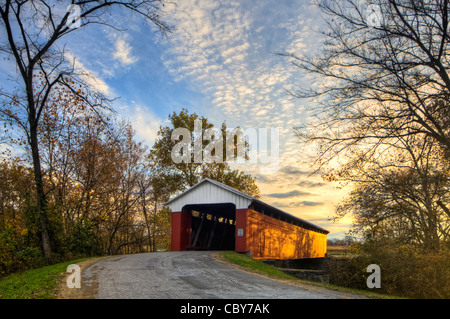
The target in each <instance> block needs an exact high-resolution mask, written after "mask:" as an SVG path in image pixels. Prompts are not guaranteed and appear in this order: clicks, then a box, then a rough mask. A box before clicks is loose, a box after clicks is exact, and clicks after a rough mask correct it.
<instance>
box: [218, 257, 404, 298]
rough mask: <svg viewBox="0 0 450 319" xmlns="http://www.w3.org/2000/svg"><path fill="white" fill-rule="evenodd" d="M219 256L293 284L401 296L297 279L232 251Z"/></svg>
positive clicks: (359, 293)
mask: <svg viewBox="0 0 450 319" xmlns="http://www.w3.org/2000/svg"><path fill="white" fill-rule="evenodd" d="M221 256H222V258H223V259H225V261H227V262H229V263H232V264H234V265H237V266H240V267H242V268H245V269H247V270H248V271H250V272H254V273H258V274H260V275H264V276H267V277H270V278H274V279H281V280H283V281H286V282H288V283H291V284H294V285H295V284H300V285H309V286H316V287H321V288H325V289H331V290H335V291H340V292H345V293H350V294H356V295H360V296H362V297H365V298H371V299H399V298H401V297H397V296H390V295H386V294H381V293H377V292H371V291H366V290H359V289H352V288H346V287H341V286H336V285H333V284H327V283H320V282H313V281H307V280H303V279H299V278H297V277H295V276H292V275H288V274H286V273H284V272H283V271H281V270H279V269H278V268H276V267H274V266H272V265H268V264H265V263H264V262H262V261H260V260H256V259H253V258H250V257H248V256H246V255H244V254H239V253H236V252H234V251H223V252H221ZM401 299H403V298H401Z"/></svg>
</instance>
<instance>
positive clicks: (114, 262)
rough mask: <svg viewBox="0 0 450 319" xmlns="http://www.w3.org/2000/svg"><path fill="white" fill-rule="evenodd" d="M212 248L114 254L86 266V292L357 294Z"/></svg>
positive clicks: (129, 295) (133, 295)
mask: <svg viewBox="0 0 450 319" xmlns="http://www.w3.org/2000/svg"><path fill="white" fill-rule="evenodd" d="M213 254H214V253H213V252H205V251H185V252H158V253H147V254H133V255H122V256H114V257H110V258H104V259H101V260H99V261H97V262H95V263H93V264H91V265H89V266H87V267H86V268H85V269H82V278H81V284H82V288H83V291H84V292H85V293H84V296H83V298H96V299H216V298H224V299H299V298H301V299H338V298H358V296H355V295H350V294H346V293H342V292H337V291H332V290H327V289H323V288H318V287H313V286H307V285H304V286H297V285H290V284H286V283H282V282H279V281H276V280H272V279H268V278H265V277H262V276H258V275H254V274H250V273H248V272H244V271H241V270H238V269H235V268H231V267H229V266H227V265H226V264H224V263H221V262H218V261H217V260H215V259H214V258H213Z"/></svg>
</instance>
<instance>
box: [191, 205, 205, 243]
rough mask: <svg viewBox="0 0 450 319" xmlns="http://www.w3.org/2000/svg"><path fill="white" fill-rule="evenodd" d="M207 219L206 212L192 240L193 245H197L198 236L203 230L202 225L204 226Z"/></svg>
mask: <svg viewBox="0 0 450 319" xmlns="http://www.w3.org/2000/svg"><path fill="white" fill-rule="evenodd" d="M205 219H206V213H202V217H201V221H200V226H198V229H197V231H196V233H195V237H194V241H193V242H192V247H195V245H196V244H197V241H198V236H199V235H200V232H201V230H202V227H203V224H204V221H205Z"/></svg>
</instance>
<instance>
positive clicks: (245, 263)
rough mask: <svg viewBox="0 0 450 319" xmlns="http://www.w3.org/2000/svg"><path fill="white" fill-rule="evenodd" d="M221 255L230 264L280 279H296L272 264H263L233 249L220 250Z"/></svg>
mask: <svg viewBox="0 0 450 319" xmlns="http://www.w3.org/2000/svg"><path fill="white" fill-rule="evenodd" d="M222 256H223V257H224V258H225V260H227V261H228V262H230V263H232V264H235V265H238V266H241V267H244V268H246V269H248V270H251V271H254V272H257V273H260V274H262V275H266V276H269V277H273V278H280V279H294V280H295V279H297V278H296V277H294V276H291V275H288V274H286V273H284V272H282V271H281V270H279V269H278V268H276V267H274V266H271V265H268V264H265V263H264V262H262V261H259V260H256V259H252V258H250V257H247V256H246V255H243V254H238V253H236V252H234V251H224V252H222Z"/></svg>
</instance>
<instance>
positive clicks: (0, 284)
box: [0, 258, 88, 299]
mask: <svg viewBox="0 0 450 319" xmlns="http://www.w3.org/2000/svg"><path fill="white" fill-rule="evenodd" d="M86 259H88V258H84V259H77V260H73V261H67V262H63V263H60V264H55V265H51V266H46V267H42V268H39V269H32V270H28V271H24V272H21V273H16V274H12V275H9V276H8V277H5V278H1V279H0V299H2V298H3V299H54V298H56V295H55V293H56V288H57V286H58V284H59V283H60V282H61V279H62V277H63V275H64V273H65V272H66V270H67V266H69V265H70V264H76V263H78V262H81V261H83V260H86Z"/></svg>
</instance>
